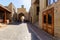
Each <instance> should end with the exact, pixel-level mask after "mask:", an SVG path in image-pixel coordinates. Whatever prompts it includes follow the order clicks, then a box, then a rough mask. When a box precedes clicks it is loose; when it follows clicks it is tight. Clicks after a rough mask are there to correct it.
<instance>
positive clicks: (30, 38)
mask: <svg viewBox="0 0 60 40" xmlns="http://www.w3.org/2000/svg"><path fill="white" fill-rule="evenodd" d="M0 40H39V39H38V38H37V37H36V35H35V34H34V33H33V31H32V30H31V29H30V25H28V24H27V23H20V24H18V23H15V24H10V25H7V28H5V29H3V30H1V31H0Z"/></svg>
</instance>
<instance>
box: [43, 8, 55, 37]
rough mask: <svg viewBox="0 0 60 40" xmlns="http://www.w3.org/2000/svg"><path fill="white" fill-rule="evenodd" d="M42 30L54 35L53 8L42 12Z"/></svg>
mask: <svg viewBox="0 0 60 40" xmlns="http://www.w3.org/2000/svg"><path fill="white" fill-rule="evenodd" d="M42 16H43V22H42V26H43V28H42V29H43V30H45V31H46V32H47V33H49V34H51V35H53V36H54V8H51V9H48V10H46V11H44V12H43V15H42Z"/></svg>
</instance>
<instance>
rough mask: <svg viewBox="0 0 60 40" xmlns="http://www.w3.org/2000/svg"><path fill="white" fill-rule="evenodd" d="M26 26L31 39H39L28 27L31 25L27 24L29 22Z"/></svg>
mask: <svg viewBox="0 0 60 40" xmlns="http://www.w3.org/2000/svg"><path fill="white" fill-rule="evenodd" d="M27 26H28V31H29V33H31V40H39V39H38V38H37V36H36V35H35V33H34V32H33V31H32V30H31V29H30V28H31V26H30V25H29V23H27Z"/></svg>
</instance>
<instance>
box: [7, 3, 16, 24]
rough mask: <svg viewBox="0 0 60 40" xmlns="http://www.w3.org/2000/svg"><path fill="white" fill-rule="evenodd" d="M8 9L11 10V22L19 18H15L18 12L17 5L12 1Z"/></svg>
mask: <svg viewBox="0 0 60 40" xmlns="http://www.w3.org/2000/svg"><path fill="white" fill-rule="evenodd" d="M8 9H9V10H10V11H11V16H10V20H11V23H12V22H13V21H15V20H17V18H16V19H15V17H14V16H15V15H17V12H16V7H15V6H14V5H13V3H10V4H9V5H8Z"/></svg>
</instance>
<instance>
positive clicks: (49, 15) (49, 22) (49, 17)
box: [48, 14, 52, 24]
mask: <svg viewBox="0 0 60 40" xmlns="http://www.w3.org/2000/svg"><path fill="white" fill-rule="evenodd" d="M48 24H52V15H51V14H48Z"/></svg>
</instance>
